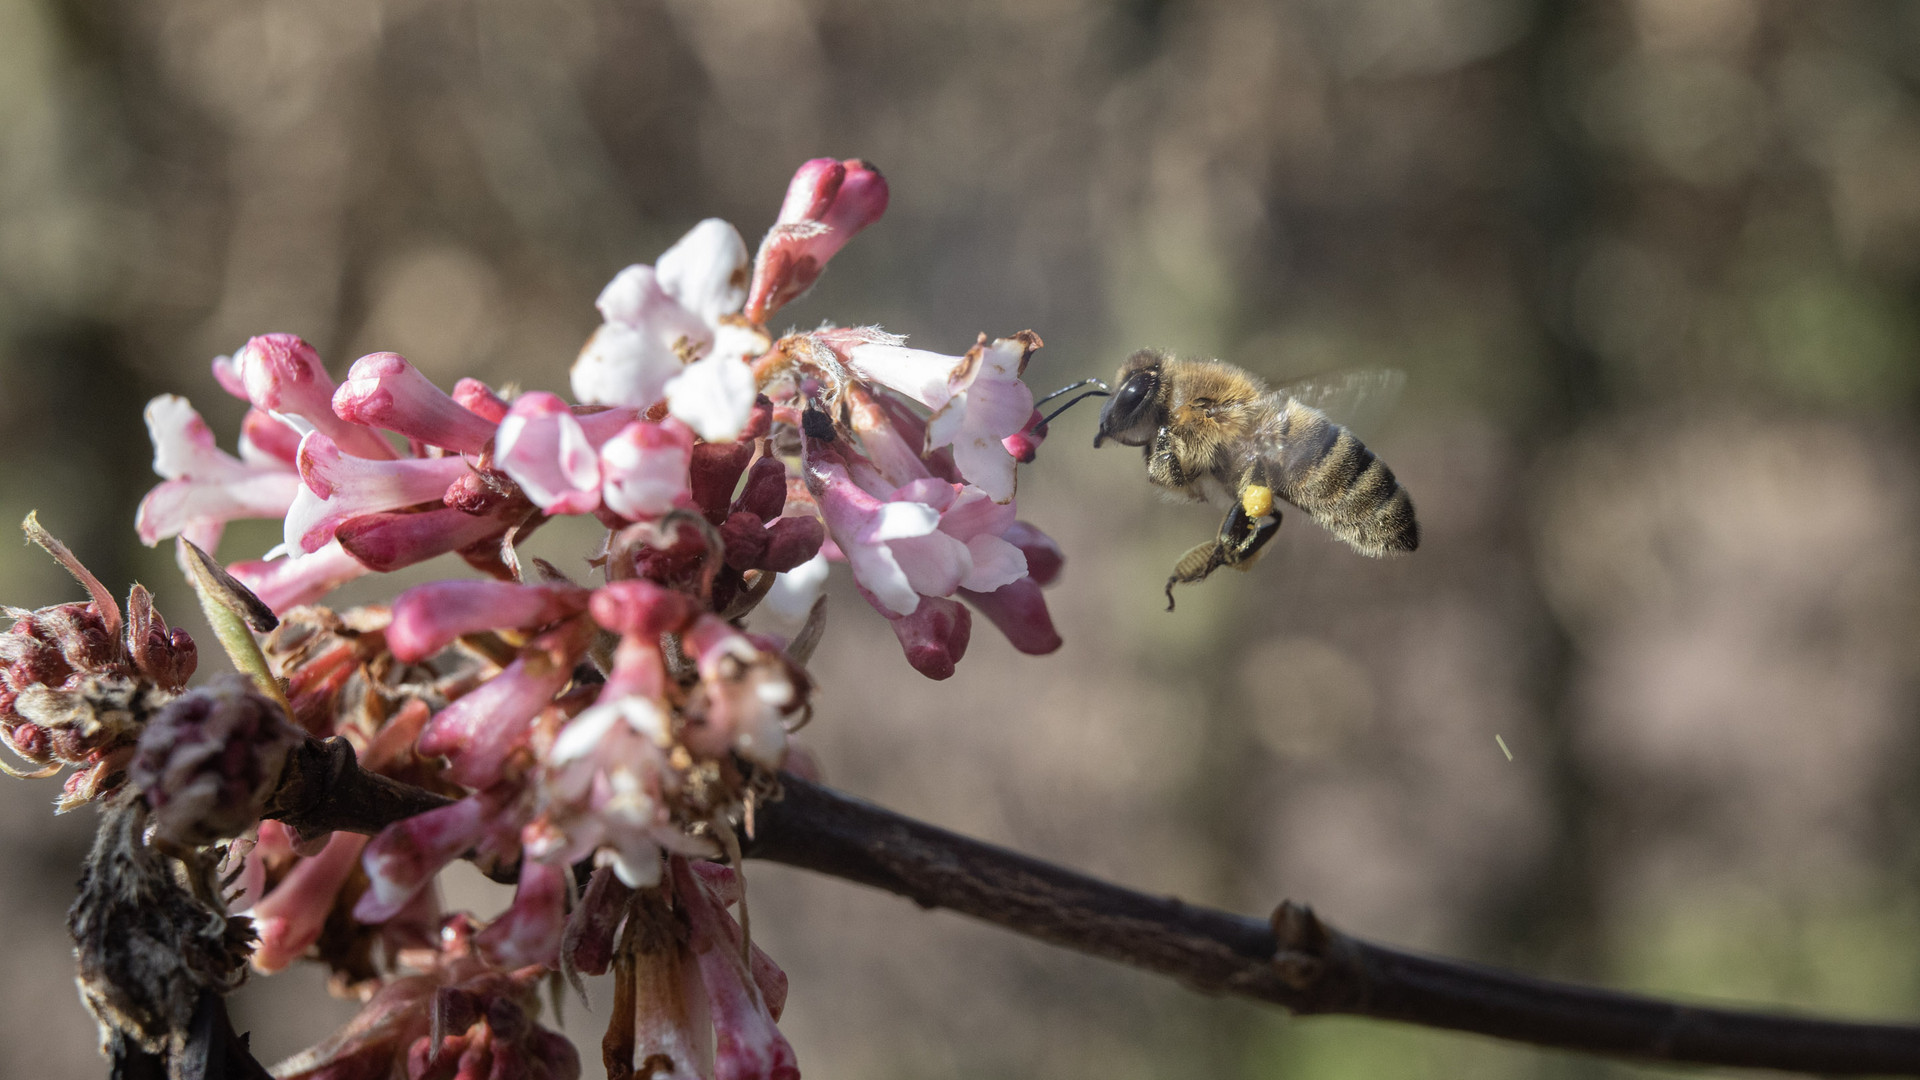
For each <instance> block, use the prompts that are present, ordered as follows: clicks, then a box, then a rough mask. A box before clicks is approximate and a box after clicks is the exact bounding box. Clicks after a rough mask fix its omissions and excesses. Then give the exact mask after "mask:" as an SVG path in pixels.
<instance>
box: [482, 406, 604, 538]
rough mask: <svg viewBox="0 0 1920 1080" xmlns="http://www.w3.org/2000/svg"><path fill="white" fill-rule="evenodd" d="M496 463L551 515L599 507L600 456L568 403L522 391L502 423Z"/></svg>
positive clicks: (495, 452) (496, 440)
mask: <svg viewBox="0 0 1920 1080" xmlns="http://www.w3.org/2000/svg"><path fill="white" fill-rule="evenodd" d="M494 463H495V464H496V465H498V466H499V468H500V470H501V471H502V472H504V473H506V474H507V475H508V476H511V477H513V480H514V483H516V484H519V485H520V488H521V490H522V491H525V492H526V493H527V498H529V499H532V500H533V503H534V505H535V506H538V507H539V508H540V509H542V510H544V511H546V512H547V513H549V514H587V513H592V512H593V510H594V508H595V507H597V506H599V505H600V455H599V454H597V453H595V452H594V448H593V444H592V443H591V442H589V441H588V440H587V435H586V432H585V431H583V430H582V429H581V426H580V421H579V420H578V419H576V418H575V417H574V415H573V410H572V409H569V408H568V407H567V404H566V402H564V401H561V400H560V399H559V398H558V397H556V396H554V395H552V394H548V393H540V392H536V393H531V394H523V395H521V396H520V398H518V399H517V400H516V401H514V403H513V407H512V408H511V409H509V410H508V411H507V418H506V419H505V420H502V421H501V422H500V430H499V434H498V435H497V436H495V440H494Z"/></svg>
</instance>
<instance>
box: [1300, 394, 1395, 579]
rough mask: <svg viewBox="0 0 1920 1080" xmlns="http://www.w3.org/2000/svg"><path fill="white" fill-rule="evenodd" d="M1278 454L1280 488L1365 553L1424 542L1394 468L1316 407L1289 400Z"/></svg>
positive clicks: (1376, 552) (1381, 551)
mask: <svg viewBox="0 0 1920 1080" xmlns="http://www.w3.org/2000/svg"><path fill="white" fill-rule="evenodd" d="M1280 428H1281V432H1282V445H1283V450H1282V451H1281V453H1280V454H1279V455H1278V456H1279V462H1278V464H1279V465H1280V466H1281V471H1282V472H1283V473H1284V474H1285V475H1284V477H1283V478H1280V480H1281V482H1280V485H1279V486H1280V490H1281V491H1282V493H1283V494H1284V495H1285V497H1286V499H1287V501H1288V502H1290V503H1292V504H1294V505H1295V506H1298V507H1299V508H1300V509H1302V510H1305V511H1306V512H1307V513H1309V514H1311V515H1313V519H1314V520H1315V521H1318V522H1319V523H1320V524H1321V525H1322V526H1324V527H1325V528H1326V530H1327V531H1328V532H1330V533H1332V534H1333V535H1335V536H1337V537H1339V538H1340V539H1342V540H1344V541H1346V542H1347V543H1348V544H1350V545H1352V546H1353V548H1354V549H1355V550H1357V551H1359V552H1361V553H1362V554H1366V555H1386V554H1388V553H1390V552H1403V551H1412V550H1413V549H1415V548H1417V547H1419V546H1420V525H1419V523H1418V522H1417V521H1415V520H1414V516H1413V500H1412V499H1410V498H1408V497H1407V493H1406V490H1405V489H1404V488H1402V487H1401V486H1400V482H1399V481H1398V480H1395V479H1394V477H1393V470H1392V469H1389V468H1387V464H1386V462H1384V461H1381V460H1380V459H1379V457H1377V456H1375V454H1374V452H1373V451H1371V450H1369V449H1367V447H1366V445H1365V444H1364V443H1362V442H1361V441H1360V440H1359V439H1356V438H1354V436H1353V432H1351V431H1348V430H1347V429H1346V428H1343V427H1341V426H1340V425H1338V424H1335V423H1333V422H1332V421H1330V420H1328V419H1327V418H1326V416H1325V415H1324V414H1322V413H1321V412H1320V411H1319V410H1317V409H1311V408H1308V407H1307V406H1305V405H1301V404H1300V403H1298V402H1295V401H1289V402H1288V403H1287V408H1286V412H1285V414H1284V415H1283V417H1282V420H1281V425H1280Z"/></svg>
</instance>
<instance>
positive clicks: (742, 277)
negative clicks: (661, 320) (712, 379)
mask: <svg viewBox="0 0 1920 1080" xmlns="http://www.w3.org/2000/svg"><path fill="white" fill-rule="evenodd" d="M746 270H747V243H746V241H744V240H742V239H740V232H739V230H738V229H735V228H734V227H733V226H732V225H730V224H728V223H727V222H725V221H722V220H720V219H719V218H708V219H706V220H705V221H702V222H701V223H700V224H698V225H695V226H694V227H693V228H691V229H689V230H687V235H685V236H683V237H681V238H680V239H679V241H678V242H676V243H675V244H674V245H673V246H672V247H670V248H668V249H667V250H666V251H665V252H663V253H662V254H661V256H660V258H659V259H657V260H655V262H654V271H655V278H656V279H657V280H658V282H659V284H660V288H661V289H662V290H663V291H664V292H665V293H666V294H667V295H668V296H671V297H673V298H674V299H675V300H677V301H679V303H680V306H681V307H683V308H685V309H686V310H688V311H690V312H692V313H693V314H694V315H697V316H699V317H700V319H701V320H702V321H703V322H705V323H707V324H708V325H712V324H714V323H717V322H719V321H720V317H721V316H722V315H732V314H734V313H735V312H737V311H739V310H740V305H741V304H743V303H745V302H746V299H747V290H746Z"/></svg>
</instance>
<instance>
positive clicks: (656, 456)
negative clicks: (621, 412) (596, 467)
mask: <svg viewBox="0 0 1920 1080" xmlns="http://www.w3.org/2000/svg"><path fill="white" fill-rule="evenodd" d="M692 461H693V432H691V431H689V430H687V427H686V425H684V424H681V423H679V422H678V421H674V420H668V421H667V422H666V423H663V424H654V423H648V422H646V421H634V422H633V423H630V424H628V425H627V426H625V427H623V428H621V429H620V431H619V433H618V434H616V435H614V437H613V438H611V439H608V440H607V441H606V442H605V443H604V444H603V445H602V446H601V447H600V474H601V477H602V479H603V481H604V487H603V488H602V491H601V497H602V498H604V499H605V500H606V504H607V508H608V509H610V510H612V511H613V512H614V513H616V514H619V515H620V516H621V517H623V518H626V519H628V520H629V521H638V520H641V519H644V518H654V517H659V516H660V515H662V514H665V513H666V512H668V511H669V510H672V509H673V508H674V507H675V506H678V505H680V504H681V503H683V502H686V501H688V500H689V499H690V498H691V490H690V488H689V486H688V478H687V469H688V467H689V465H690V464H691V463H692Z"/></svg>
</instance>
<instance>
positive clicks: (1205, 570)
mask: <svg viewBox="0 0 1920 1080" xmlns="http://www.w3.org/2000/svg"><path fill="white" fill-rule="evenodd" d="M1225 565H1227V559H1226V555H1225V547H1224V546H1223V545H1222V544H1221V543H1220V541H1218V540H1209V541H1207V542H1206V543H1204V544H1196V545H1195V546H1194V547H1193V548H1192V549H1191V550H1189V551H1188V552H1187V553H1186V554H1185V555H1182V556H1180V561H1179V562H1177V563H1174V564H1173V573H1172V574H1171V575H1170V576H1168V578H1167V610H1168V611H1172V610H1173V587H1174V586H1175V585H1192V584H1194V583H1196V582H1200V581H1205V580H1206V579H1207V575H1208V574H1211V573H1213V572H1214V571H1215V570H1218V569H1220V568H1221V567H1222V566H1225Z"/></svg>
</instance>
